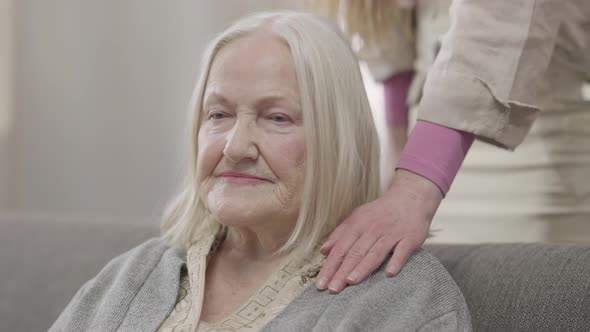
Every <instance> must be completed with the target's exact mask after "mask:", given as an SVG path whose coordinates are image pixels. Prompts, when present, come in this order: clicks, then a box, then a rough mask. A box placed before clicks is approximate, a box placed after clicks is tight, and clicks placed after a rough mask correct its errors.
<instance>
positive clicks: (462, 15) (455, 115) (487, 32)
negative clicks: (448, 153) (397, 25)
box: [418, 0, 570, 149]
mask: <svg viewBox="0 0 590 332" xmlns="http://www.w3.org/2000/svg"><path fill="white" fill-rule="evenodd" d="M562 1H570V0H520V1H504V0H502V1H485V0H455V1H454V2H453V5H452V6H451V11H450V13H451V28H450V30H449V32H448V33H447V35H446V36H445V38H444V40H443V46H442V48H441V50H440V53H439V55H438V56H437V59H436V61H435V63H434V66H433V68H432V70H431V72H430V73H429V74H428V78H427V80H426V83H425V86H424V95H423V98H422V101H421V104H420V110H419V114H418V117H419V119H421V120H425V121H430V122H434V123H437V124H440V125H443V126H446V127H449V128H454V129H458V130H462V131H466V132H471V133H474V134H475V135H477V136H478V138H480V139H481V140H484V141H487V142H489V143H492V144H495V145H498V146H500V147H504V148H508V149H514V148H515V147H516V146H518V145H519V144H520V143H521V142H522V140H523V139H524V137H525V136H526V135H527V133H528V131H529V129H530V127H531V125H532V124H533V122H534V120H535V118H536V113H537V111H538V109H539V107H538V104H537V103H536V95H537V93H538V92H539V87H540V86H539V85H540V82H541V80H542V77H543V75H544V73H545V71H546V69H547V67H548V65H549V62H550V60H551V57H552V54H553V49H554V47H555V40H556V36H557V32H558V29H559V26H560V23H561V15H560V12H561V11H560V8H559V7H560V5H563V3H562Z"/></svg>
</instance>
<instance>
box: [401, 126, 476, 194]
mask: <svg viewBox="0 0 590 332" xmlns="http://www.w3.org/2000/svg"><path fill="white" fill-rule="evenodd" d="M474 139H475V135H473V134H471V133H467V132H464V131H460V130H455V129H451V128H447V127H444V126H441V125H438V124H435V123H432V122H426V121H418V122H417V123H416V127H414V130H412V133H411V135H410V138H409V139H408V143H407V144H406V147H405V149H404V151H403V152H402V155H401V156H400V160H399V163H398V166H397V168H401V169H405V170H408V171H410V172H412V173H416V174H418V175H421V176H423V177H425V178H427V179H429V180H430V181H432V182H433V183H434V184H436V185H437V186H438V188H439V189H440V191H442V193H443V195H446V194H447V193H448V192H449V189H450V188H451V184H452V183H453V180H454V179H455V176H456V175H457V172H459V168H460V167H461V164H462V163H463V159H465V156H466V155H467V152H468V151H469V148H470V147H471V144H473V140H474Z"/></svg>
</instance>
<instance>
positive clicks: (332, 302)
mask: <svg viewBox="0 0 590 332" xmlns="http://www.w3.org/2000/svg"><path fill="white" fill-rule="evenodd" d="M195 92H196V94H195V98H194V108H193V109H194V114H193V117H194V120H193V127H194V132H193V136H192V140H193V150H192V151H193V156H194V159H193V160H194V161H193V163H192V167H191V168H190V173H189V179H188V181H187V186H186V188H185V190H184V191H183V192H182V193H181V194H180V196H179V197H178V199H176V200H175V201H174V203H173V204H172V205H171V208H170V210H169V213H168V215H167V216H166V220H165V222H164V225H163V234H162V237H161V238H157V239H152V240H150V241H147V242H146V243H144V244H142V245H140V246H139V247H137V248H135V249H133V250H131V251H129V252H128V253H126V254H123V255H122V256H120V257H118V258H115V259H114V260H113V261H111V262H110V263H109V264H108V265H107V266H106V267H105V268H104V269H103V270H102V271H101V272H100V273H99V274H98V276H96V277H95V278H94V279H92V280H90V281H89V282H88V283H86V284H85V285H84V286H83V287H82V289H81V290H80V291H79V292H78V294H77V295H76V296H75V297H74V299H73V300H72V301H71V303H70V304H69V305H68V307H67V308H66V309H65V310H64V312H63V313H62V314H61V316H60V317H59V318H58V320H57V321H56V322H55V324H54V325H53V327H52V328H51V329H50V331H258V330H264V331H316V330H317V331H327V330H330V331H350V330H355V331H357V330H367V331H382V330H387V331H397V330H399V331H415V330H419V331H469V330H470V329H471V325H470V319H469V313H468V311H467V306H466V304H465V300H464V299H463V296H462V294H461V292H460V290H459V289H458V288H457V286H456V285H455V284H454V282H453V280H452V279H451V277H450V276H449V275H448V274H447V272H446V271H445V270H444V268H443V267H442V266H441V265H440V263H439V262H438V261H437V260H436V259H435V258H433V257H432V256H430V255H429V254H428V253H427V252H425V251H423V250H419V251H417V252H416V253H415V254H414V255H413V256H412V257H411V259H410V260H409V262H408V264H407V266H406V267H405V268H404V270H403V272H402V273H400V274H399V275H398V276H397V277H396V278H387V277H386V276H385V274H384V273H377V274H375V275H373V276H372V277H370V278H369V279H368V280H367V281H366V282H365V283H363V284H361V285H359V286H356V287H352V288H348V289H346V290H345V291H343V292H342V293H340V294H338V295H335V294H330V292H329V291H327V292H322V291H320V290H318V289H316V287H315V280H314V279H315V276H316V274H317V272H318V270H319V268H320V267H321V265H322V262H323V260H324V257H323V256H322V255H321V254H320V253H319V246H320V244H321V242H322V240H323V239H324V238H325V237H326V236H327V235H328V234H329V233H330V232H331V231H332V230H333V229H334V228H335V227H336V226H337V225H338V224H339V222H340V221H341V220H342V219H343V218H344V217H345V216H346V215H347V214H348V213H350V211H351V210H352V209H353V208H355V207H356V206H359V205H361V204H363V203H366V202H369V201H371V200H374V199H375V198H376V197H377V195H378V193H379V190H378V188H379V175H378V174H379V170H378V159H379V156H378V142H377V136H376V132H375V128H374V125H373V122H372V118H371V113H370V111H369V105H368V102H367V97H366V95H365V92H364V89H363V85H362V80H361V76H360V72H359V69H358V66H357V62H356V59H355V55H354V54H353V52H352V51H351V50H350V49H349V47H348V46H347V42H346V41H345V40H344V39H343V38H341V36H340V35H339V34H338V33H337V32H336V29H335V28H333V27H332V26H330V25H328V24H327V23H324V22H323V21H321V20H319V19H317V18H315V17H313V16H311V15H309V14H302V13H295V12H285V13H272V14H259V15H256V16H252V17H248V18H245V19H243V20H240V21H239V22H237V23H235V24H234V25H232V26H231V27H230V28H229V29H227V30H226V31H225V32H223V33H222V34H221V35H220V36H219V37H218V38H216V39H215V40H214V41H213V42H212V43H211V46H210V47H209V48H208V50H207V51H206V53H205V56H204V62H203V66H202V71H201V78H200V80H199V83H198V85H197V87H196V90H195ZM379 245H380V244H379V242H378V243H377V244H376V246H379Z"/></svg>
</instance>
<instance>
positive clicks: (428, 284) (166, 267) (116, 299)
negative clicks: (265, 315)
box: [49, 238, 471, 332]
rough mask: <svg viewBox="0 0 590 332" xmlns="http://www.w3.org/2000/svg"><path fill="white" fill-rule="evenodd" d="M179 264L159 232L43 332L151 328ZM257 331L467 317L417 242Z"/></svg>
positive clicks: (383, 327) (433, 326) (429, 324)
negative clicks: (400, 256) (360, 278)
mask: <svg viewBox="0 0 590 332" xmlns="http://www.w3.org/2000/svg"><path fill="white" fill-rule="evenodd" d="M184 267H185V255H184V254H183V253H180V252H178V251H177V250H175V249H173V248H170V247H169V246H167V245H166V244H165V243H164V241H163V240H162V239H159V238H156V239H151V240H149V241H147V242H144V243H143V244H141V245H140V246H138V247H136V248H134V249H132V250H130V251H129V252H127V253H125V254H123V255H121V256H119V257H117V258H115V259H113V260H112V261H111V262H109V263H108V264H107V265H106V266H105V267H104V268H103V270H102V271H101V272H100V273H99V274H98V275H97V276H96V277H95V278H93V279H92V280H90V281H88V282H87V283H86V284H85V285H84V286H82V288H81V289H80V290H79V291H78V293H77V294H76V295H75V296H74V298H73V299H72V301H71V302H70V303H69V304H68V306H67V307H66V308H65V310H64V311H63V312H62V314H61V315H60V316H59V318H58V319H57V321H56V322H55V323H54V324H53V326H52V327H51V328H50V329H49V331H50V332H56V331H76V332H79V331H101V332H108V331H142V332H145V331H156V330H157V329H158V327H159V326H160V324H162V322H163V321H164V320H165V318H166V317H167V316H168V315H169V314H170V312H171V311H172V309H173V307H174V305H175V300H176V297H177V293H178V287H179V280H180V272H181V269H182V268H184ZM263 331H280V332H288V331H471V321H470V318H469V312H468V310H467V305H466V303H465V299H464V298H463V295H462V294H461V291H460V290H459V288H458V287H457V285H456V284H455V283H454V282H453V279H451V276H450V275H449V274H448V273H447V271H446V270H445V269H444V268H443V267H442V265H441V264H440V263H439V262H438V261H437V260H436V258H434V257H433V256H431V255H430V254H429V253H427V252H426V251H424V250H422V249H421V250H418V251H417V252H415V253H414V254H413V255H412V256H411V258H410V259H409V261H408V263H407V264H406V266H405V267H404V269H403V271H402V272H401V273H400V274H399V275H398V276H396V277H394V278H388V277H386V276H385V273H383V267H382V268H381V269H380V270H379V271H377V272H376V273H374V274H372V275H371V276H370V277H369V278H368V279H367V280H366V281H365V282H363V283H361V284H360V285H357V286H353V287H348V288H346V289H345V290H344V291H342V292H341V293H340V294H338V295H333V294H328V293H327V292H321V291H318V290H317V289H316V288H315V287H314V285H311V286H309V287H308V288H306V289H305V290H304V291H303V293H302V294H301V295H300V296H299V297H297V298H296V299H295V300H294V301H293V302H292V303H291V304H290V305H289V306H287V307H286V308H285V309H284V310H283V311H282V312H281V313H280V314H279V315H278V316H277V317H275V318H274V319H273V320H271V321H270V322H269V323H268V324H267V325H266V326H265V327H264V328H263Z"/></svg>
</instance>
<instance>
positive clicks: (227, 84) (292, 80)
mask: <svg viewBox="0 0 590 332" xmlns="http://www.w3.org/2000/svg"><path fill="white" fill-rule="evenodd" d="M205 90H206V91H205V101H206V100H207V99H211V98H215V99H220V98H225V99H231V98H232V97H238V96H236V94H238V95H239V94H240V93H244V94H249V95H258V96H260V98H265V99H273V98H274V99H279V98H286V99H294V100H297V101H298V100H299V85H298V82H297V75H296V71H295V66H294V64H293V58H292V55H291V52H290V50H289V47H288V46H287V45H286V44H285V43H284V42H282V41H281V40H280V39H278V38H277V37H276V36H273V35H271V34H269V33H252V34H250V35H247V36H244V37H241V38H238V39H237V40H235V41H232V42H231V43H229V44H228V45H226V46H225V47H223V48H222V49H221V50H220V51H219V53H218V54H217V56H216V57H215V59H214V60H213V63H212V65H211V69H210V71H209V75H208V79H207V85H206V89H205Z"/></svg>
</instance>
